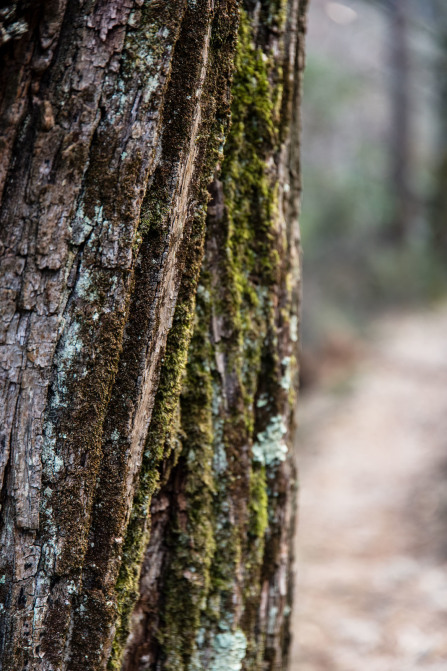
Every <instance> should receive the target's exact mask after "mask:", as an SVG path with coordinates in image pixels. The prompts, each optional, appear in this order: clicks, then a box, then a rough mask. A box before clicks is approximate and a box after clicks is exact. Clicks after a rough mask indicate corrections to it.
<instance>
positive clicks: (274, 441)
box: [253, 416, 288, 466]
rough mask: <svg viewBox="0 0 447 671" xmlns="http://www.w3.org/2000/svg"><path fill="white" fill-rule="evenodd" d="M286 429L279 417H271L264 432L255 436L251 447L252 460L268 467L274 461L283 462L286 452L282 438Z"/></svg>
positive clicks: (286, 448) (285, 444)
mask: <svg viewBox="0 0 447 671" xmlns="http://www.w3.org/2000/svg"><path fill="white" fill-rule="evenodd" d="M286 434H287V427H286V426H285V424H284V420H283V418H282V417H281V416H276V417H272V419H271V420H270V422H269V424H268V425H267V428H266V429H265V431H261V432H260V433H258V435H257V436H256V442H255V444H254V445H253V458H254V459H255V460H256V461H259V462H260V463H261V464H265V465H266V466H270V465H271V464H273V463H274V462H275V461H284V460H285V458H286V454H287V452H288V447H287V443H286V442H285V440H284V436H285V435H286Z"/></svg>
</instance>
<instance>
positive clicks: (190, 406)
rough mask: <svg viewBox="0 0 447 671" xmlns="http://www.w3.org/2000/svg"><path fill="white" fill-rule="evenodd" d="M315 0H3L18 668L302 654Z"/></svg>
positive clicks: (9, 617)
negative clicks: (294, 445)
mask: <svg viewBox="0 0 447 671" xmlns="http://www.w3.org/2000/svg"><path fill="white" fill-rule="evenodd" d="M305 4H306V3H305V0H288V1H287V0H263V1H262V2H254V1H252V0H245V1H244V2H242V3H239V2H238V1H237V0H190V1H189V2H187V0H152V1H149V0H146V1H144V0H127V1H123V0H108V1H107V0H96V1H94V0H84V1H83V2H80V1H74V0H46V1H45V2H41V3H35V2H31V1H28V2H27V1H26V0H24V1H23V2H21V3H13V4H11V5H10V6H8V7H6V8H3V9H0V18H1V20H2V27H1V31H0V41H1V42H2V46H1V47H0V48H1V53H2V61H1V62H2V65H1V66H0V67H1V72H0V79H1V94H2V97H1V102H0V124H1V145H0V146H1V156H0V166H1V167H0V184H1V186H0V189H1V193H2V200H1V210H0V217H1V245H0V254H1V291H2V297H1V307H0V310H1V352H2V355H1V356H2V359H1V362H2V367H1V401H0V412H1V413H2V435H1V452H0V473H1V481H2V489H1V526H0V533H1V547H2V553H1V559H0V561H1V565H2V566H1V571H0V593H1V606H0V616H1V625H0V631H1V639H0V651H1V652H0V659H1V669H2V670H3V671H18V670H20V669H26V670H27V671H34V670H37V669H39V670H40V671H56V670H61V671H62V670H64V671H74V670H81V669H82V670H83V671H89V670H99V669H106V668H109V669H123V670H126V671H130V670H136V669H138V670H140V671H142V670H143V669H151V670H152V669H153V670H154V671H155V669H157V671H158V670H159V671H161V670H163V671H164V670H166V671H167V670H172V671H173V670H174V669H175V671H198V670H200V669H209V670H210V671H221V669H224V668H225V669H228V670H229V671H238V670H239V669H244V670H247V671H248V670H249V669H250V670H257V669H259V670H260V669H265V670H267V669H268V670H273V669H277V670H278V669H283V668H285V664H286V656H287V636H288V634H287V631H288V629H287V620H288V617H287V615H288V611H289V608H290V594H289V572H290V534H291V530H292V527H293V524H292V515H293V512H292V510H293V506H292V504H293V492H294V472H293V465H292V459H291V455H290V453H289V450H288V447H289V445H290V439H291V432H292V415H293V406H294V388H295V380H296V341H297V323H298V313H297V311H298V302H299V301H298V290H299V259H298V246H299V240H298V233H297V215H298V206H299V192H300V183H299V163H298V151H299V141H298V140H299V98H300V77H301V72H302V67H303V39H304V13H305ZM230 117H231V126H230ZM207 204H208V208H207Z"/></svg>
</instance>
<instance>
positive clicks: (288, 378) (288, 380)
mask: <svg viewBox="0 0 447 671" xmlns="http://www.w3.org/2000/svg"><path fill="white" fill-rule="evenodd" d="M291 360H292V357H290V356H286V357H284V359H283V360H282V361H281V364H282V365H283V366H284V367H285V369H286V370H285V373H284V375H283V376H282V378H281V382H280V384H281V387H282V388H283V389H284V390H285V391H288V390H289V389H290V387H291V384H292V375H291V366H290V362H291Z"/></svg>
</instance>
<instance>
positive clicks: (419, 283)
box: [301, 0, 447, 384]
mask: <svg viewBox="0 0 447 671" xmlns="http://www.w3.org/2000/svg"><path fill="white" fill-rule="evenodd" d="M310 5H311V6H310V16H309V34H308V40H307V69H306V73H305V78H304V110H303V184H304V197H303V210H302V217H301V231H302V241H303V249H304V277H305V280H304V282H305V290H304V314H303V346H304V352H305V356H304V371H303V383H304V384H306V382H308V381H309V380H308V375H310V376H312V374H313V370H312V357H311V353H310V352H309V355H310V356H309V357H307V356H306V355H307V353H308V350H309V348H311V349H313V350H314V349H315V348H318V347H322V348H323V349H324V348H326V349H328V350H332V349H334V350H336V349H337V348H341V349H342V348H343V342H344V340H346V339H349V336H350V334H352V332H353V331H354V332H356V331H357V330H358V329H360V330H362V329H364V328H365V326H366V324H367V323H368V320H369V319H370V318H371V316H373V315H374V314H376V313H377V312H378V311H381V310H383V309H384V308H385V309H390V308H392V307H395V306H396V305H408V304H416V303H426V302H427V301H431V300H433V299H436V298H438V297H439V296H440V295H442V294H443V292H444V291H445V288H446V277H447V273H446V260H447V225H446V224H447V3H446V2H445V0H369V1H366V0H351V1H350V2H343V3H338V2H327V1H325V0H312V1H311V3H310ZM309 368H310V369H309Z"/></svg>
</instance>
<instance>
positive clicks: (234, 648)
mask: <svg viewBox="0 0 447 671" xmlns="http://www.w3.org/2000/svg"><path fill="white" fill-rule="evenodd" d="M213 649H214V659H213V661H212V663H211V666H210V671H240V670H241V669H242V661H243V659H244V657H245V652H246V649H247V639H246V637H245V634H244V632H243V631H242V630H241V629H236V631H235V632H232V631H224V632H221V633H219V634H217V635H216V637H215V639H214V642H213Z"/></svg>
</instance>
